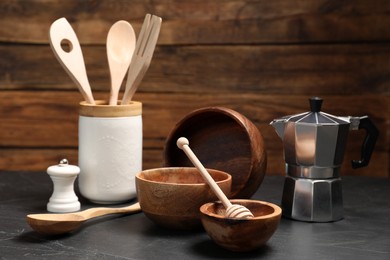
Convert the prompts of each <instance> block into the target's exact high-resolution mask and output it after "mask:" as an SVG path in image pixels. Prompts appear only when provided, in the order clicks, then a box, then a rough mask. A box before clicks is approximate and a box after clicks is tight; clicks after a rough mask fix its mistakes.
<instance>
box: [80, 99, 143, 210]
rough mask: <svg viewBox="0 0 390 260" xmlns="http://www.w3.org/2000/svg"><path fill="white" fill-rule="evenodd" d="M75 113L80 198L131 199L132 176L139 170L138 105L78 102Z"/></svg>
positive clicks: (133, 192)
mask: <svg viewBox="0 0 390 260" xmlns="http://www.w3.org/2000/svg"><path fill="white" fill-rule="evenodd" d="M79 113H80V116H79V167H80V170H81V171H80V175H79V189H80V193H81V195H83V196H84V197H85V198H87V199H89V200H90V201H92V202H95V203H99V204H116V203H122V202H125V201H128V200H131V199H133V198H135V197H136V195H137V194H136V189H135V175H136V174H137V173H138V172H140V171H141V170H142V103H140V102H135V101H132V102H131V103H130V104H128V105H117V106H109V105H107V102H105V101H100V100H99V101H96V104H94V105H92V104H89V103H87V102H81V103H80V110H79Z"/></svg>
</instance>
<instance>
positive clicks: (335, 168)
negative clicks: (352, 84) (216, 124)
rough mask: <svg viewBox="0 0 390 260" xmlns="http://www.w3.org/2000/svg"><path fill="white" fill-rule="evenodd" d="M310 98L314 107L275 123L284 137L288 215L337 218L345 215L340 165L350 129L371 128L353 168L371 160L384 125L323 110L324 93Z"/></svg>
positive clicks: (285, 208)
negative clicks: (380, 129) (377, 126)
mask: <svg viewBox="0 0 390 260" xmlns="http://www.w3.org/2000/svg"><path fill="white" fill-rule="evenodd" d="M309 101H310V109H311V111H310V112H306V113H302V114H297V115H290V116H285V117H282V118H280V119H275V120H273V121H272V122H271V123H270V124H271V125H272V126H273V127H274V128H275V130H276V132H277V134H278V135H279V137H280V138H281V139H282V141H283V148H284V159H285V162H286V178H285V182H284V188H283V198H282V209H283V215H284V216H286V217H289V218H292V219H296V220H301V221H309V222H330V221H337V220H340V219H342V218H343V200H342V190H341V179H340V167H341V164H342V162H343V157H344V150H345V147H346V143H347V136H348V132H349V130H358V129H365V130H366V132H367V134H366V137H365V140H364V143H363V146H362V151H361V154H362V158H361V159H360V160H357V161H355V160H354V161H352V168H359V167H364V166H367V165H368V162H369V160H370V158H371V154H372V152H373V150H374V147H375V143H376V140H377V137H378V130H377V128H376V127H375V125H374V124H373V123H372V122H371V120H370V119H369V118H368V117H367V116H362V117H351V116H348V117H338V116H333V115H330V114H327V113H324V112H320V110H321V105H322V99H321V98H318V97H314V98H310V99H309Z"/></svg>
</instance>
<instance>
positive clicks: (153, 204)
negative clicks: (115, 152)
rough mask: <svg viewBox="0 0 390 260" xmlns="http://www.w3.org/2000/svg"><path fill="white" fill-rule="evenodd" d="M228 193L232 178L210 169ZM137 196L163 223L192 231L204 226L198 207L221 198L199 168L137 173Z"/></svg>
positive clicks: (145, 209)
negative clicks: (207, 182)
mask: <svg viewBox="0 0 390 260" xmlns="http://www.w3.org/2000/svg"><path fill="white" fill-rule="evenodd" d="M208 171H209V173H210V175H211V176H212V178H213V179H214V180H215V181H216V182H217V184H218V186H219V187H220V188H221V189H222V190H223V192H224V193H225V194H230V190H231V184H232V177H231V176H230V175H229V174H227V173H225V172H222V171H218V170H212V169H208ZM136 187H137V196H138V200H139V203H140V205H141V209H142V211H143V212H144V214H145V215H146V216H147V217H148V218H149V219H151V220H152V221H154V222H155V223H157V224H158V225H160V226H163V227H167V228H172V229H181V230H191V229H196V228H201V227H202V224H201V221H200V212H199V208H200V206H202V205H203V204H204V203H207V202H210V201H215V200H218V198H217V197H216V196H215V194H214V193H213V192H212V190H211V189H210V188H209V186H208V185H207V184H206V183H205V181H204V180H203V177H202V176H201V175H200V173H199V172H198V170H197V169H196V168H189V167H188V168H186V167H176V168H157V169H150V170H145V171H142V172H140V173H139V174H137V175H136Z"/></svg>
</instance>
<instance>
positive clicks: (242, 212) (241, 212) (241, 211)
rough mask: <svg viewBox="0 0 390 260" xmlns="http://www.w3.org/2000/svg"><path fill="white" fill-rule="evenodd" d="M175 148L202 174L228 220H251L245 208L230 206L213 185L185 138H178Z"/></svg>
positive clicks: (218, 189)
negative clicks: (222, 206) (182, 152)
mask: <svg viewBox="0 0 390 260" xmlns="http://www.w3.org/2000/svg"><path fill="white" fill-rule="evenodd" d="M177 146H178V147H179V148H180V149H182V150H183V151H184V153H185V154H186V155H187V156H188V158H189V159H190V161H191V162H192V163H193V164H194V166H195V167H196V168H197V169H198V170H199V172H200V173H201V174H202V176H203V178H204V179H205V181H206V182H207V184H208V185H209V186H210V188H211V189H212V190H213V191H214V193H215V195H217V197H218V198H219V199H220V200H221V202H222V204H223V205H224V206H225V208H226V213H225V215H226V217H228V218H237V219H246V218H253V214H252V213H251V212H250V211H249V209H247V208H246V207H244V206H242V205H238V204H232V203H231V202H230V201H229V199H228V198H227V197H226V195H225V194H224V193H223V191H222V190H221V189H220V188H219V187H218V185H217V184H216V183H215V181H214V179H213V178H212V177H211V176H210V174H209V173H208V172H207V170H206V168H205V167H204V166H203V165H202V163H201V162H200V161H199V159H198V158H197V157H196V155H195V154H194V153H193V152H192V150H191V148H190V147H189V141H188V139H187V138H185V137H180V138H179V139H178V140H177Z"/></svg>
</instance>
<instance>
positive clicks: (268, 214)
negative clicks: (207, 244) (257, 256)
mask: <svg viewBox="0 0 390 260" xmlns="http://www.w3.org/2000/svg"><path fill="white" fill-rule="evenodd" d="M231 202H232V203H233V204H239V205H243V206H245V207H247V208H248V209H249V210H250V211H251V212H252V213H253V215H254V218H251V219H232V218H226V217H225V208H224V206H223V205H222V204H221V203H220V202H212V203H206V204H204V205H202V207H201V208H200V212H201V220H202V224H203V227H204V228H205V230H206V232H207V234H208V235H209V236H210V238H211V239H212V240H213V241H214V242H215V243H217V244H218V245H220V246H222V247H223V248H225V249H228V250H230V251H236V252H246V251H252V250H255V249H257V248H260V247H261V246H263V245H264V244H265V243H266V242H267V241H268V240H269V239H270V238H271V236H272V235H273V234H274V232H275V231H276V229H277V227H278V225H279V222H280V218H281V213H282V209H281V208H280V207H279V206H277V205H275V204H272V203H268V202H264V201H258V200H231Z"/></svg>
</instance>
